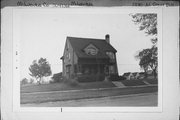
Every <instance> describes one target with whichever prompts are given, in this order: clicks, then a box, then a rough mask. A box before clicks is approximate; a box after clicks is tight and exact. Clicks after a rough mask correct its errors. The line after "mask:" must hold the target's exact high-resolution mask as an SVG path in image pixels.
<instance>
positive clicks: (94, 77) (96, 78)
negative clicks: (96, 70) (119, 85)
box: [77, 74, 105, 82]
mask: <svg viewBox="0 0 180 120" xmlns="http://www.w3.org/2000/svg"><path fill="white" fill-rule="evenodd" d="M104 79H105V75H104V74H99V75H78V76H77V81H78V82H96V81H103V80H104Z"/></svg>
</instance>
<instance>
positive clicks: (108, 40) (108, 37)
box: [105, 34, 110, 44]
mask: <svg viewBox="0 0 180 120" xmlns="http://www.w3.org/2000/svg"><path fill="white" fill-rule="evenodd" d="M105 40H106V42H107V43H109V44H110V36H109V34H106V36H105Z"/></svg>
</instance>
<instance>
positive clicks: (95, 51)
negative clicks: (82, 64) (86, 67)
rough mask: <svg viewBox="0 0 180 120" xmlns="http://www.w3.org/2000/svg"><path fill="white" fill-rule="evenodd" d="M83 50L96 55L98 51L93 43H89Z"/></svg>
mask: <svg viewBox="0 0 180 120" xmlns="http://www.w3.org/2000/svg"><path fill="white" fill-rule="evenodd" d="M84 51H85V53H86V54H88V55H97V53H98V49H97V48H96V47H95V46H94V45H93V44H89V45H88V46H87V47H86V48H85V49H84Z"/></svg>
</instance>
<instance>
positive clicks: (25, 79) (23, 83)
mask: <svg viewBox="0 0 180 120" xmlns="http://www.w3.org/2000/svg"><path fill="white" fill-rule="evenodd" d="M20 83H21V85H26V84H28V79H27V78H23V79H22V80H21V82H20Z"/></svg>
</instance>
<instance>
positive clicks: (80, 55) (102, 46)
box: [61, 35, 118, 81]
mask: <svg viewBox="0 0 180 120" xmlns="http://www.w3.org/2000/svg"><path fill="white" fill-rule="evenodd" d="M116 52H117V51H116V49H115V48H114V47H113V46H112V45H111V44H110V36H109V35H106V36H105V39H93V38H78V37H67V39H66V43H65V48H64V53H63V56H62V57H61V59H62V64H63V74H62V75H63V76H64V77H66V78H67V79H69V78H72V77H74V76H77V77H80V76H86V77H88V78H89V79H90V80H92V81H94V80H95V81H99V80H104V78H105V76H109V75H118V69H117V61H116Z"/></svg>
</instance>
